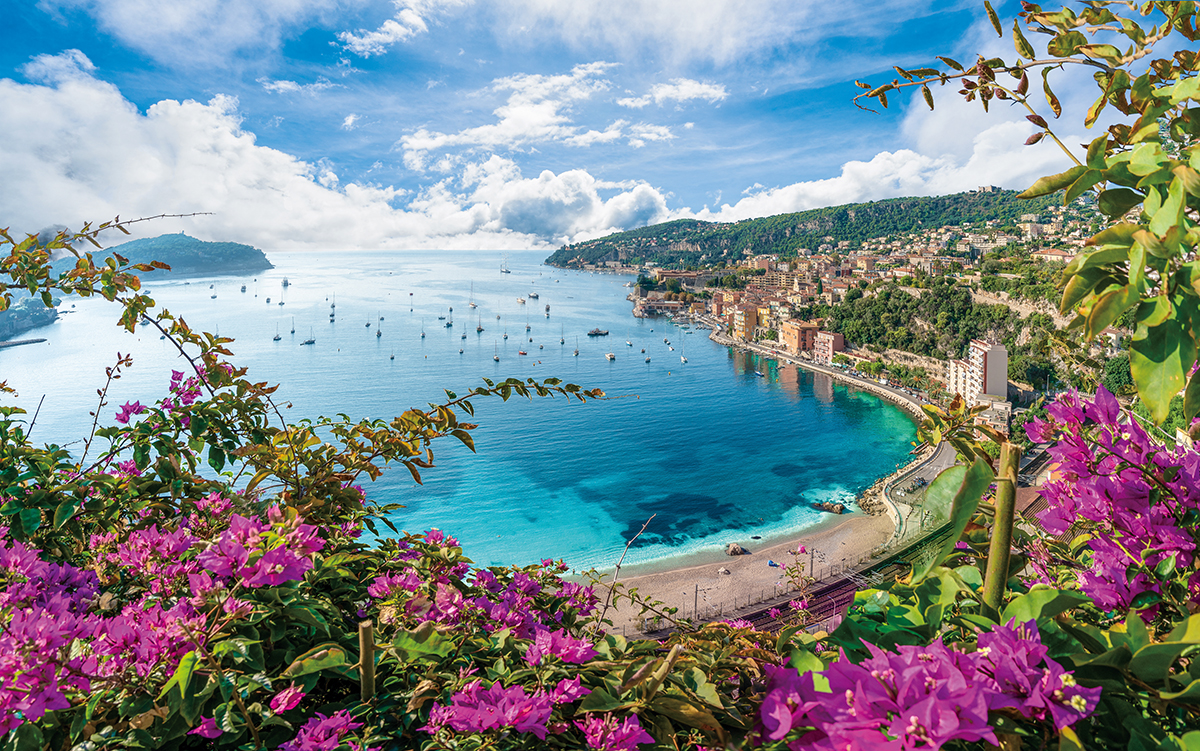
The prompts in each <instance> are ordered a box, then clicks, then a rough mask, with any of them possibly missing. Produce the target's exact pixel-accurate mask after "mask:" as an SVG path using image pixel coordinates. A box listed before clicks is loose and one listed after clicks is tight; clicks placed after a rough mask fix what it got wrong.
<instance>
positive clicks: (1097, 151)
mask: <svg viewBox="0 0 1200 751" xmlns="http://www.w3.org/2000/svg"><path fill="white" fill-rule="evenodd" d="M1107 147H1108V134H1107V133H1105V134H1104V135H1102V136H1100V137H1099V138H1096V139H1094V140H1093V141H1092V142H1091V143H1090V144H1088V150H1087V166H1088V167H1090V168H1091V169H1098V170H1102V169H1104V167H1105V166H1106V165H1105V161H1104V152H1105V150H1106V149H1107Z"/></svg>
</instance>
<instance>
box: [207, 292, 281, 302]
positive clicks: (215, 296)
mask: <svg viewBox="0 0 1200 751" xmlns="http://www.w3.org/2000/svg"><path fill="white" fill-rule="evenodd" d="M209 297H210V298H211V299H213V300H216V299H217V293H216V292H214V293H212V294H211V295H209ZM267 302H271V301H270V300H267Z"/></svg>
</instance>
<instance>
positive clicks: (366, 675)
mask: <svg viewBox="0 0 1200 751" xmlns="http://www.w3.org/2000/svg"><path fill="white" fill-rule="evenodd" d="M358 676H359V677H358V683H359V689H360V694H359V695H360V696H361V697H362V700H363V702H364V703H365V702H369V701H371V700H372V699H374V698H375V624H374V623H373V622H371V621H363V622H362V623H360V624H358Z"/></svg>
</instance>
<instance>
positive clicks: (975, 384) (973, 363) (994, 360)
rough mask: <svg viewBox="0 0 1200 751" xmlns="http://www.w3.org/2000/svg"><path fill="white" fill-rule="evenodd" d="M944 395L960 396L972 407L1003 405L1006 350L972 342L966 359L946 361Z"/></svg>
mask: <svg viewBox="0 0 1200 751" xmlns="http://www.w3.org/2000/svg"><path fill="white" fill-rule="evenodd" d="M946 391H948V392H950V393H951V394H961V395H962V397H963V399H965V400H966V401H967V403H968V404H972V405H973V404H978V403H980V402H983V401H986V402H995V401H1004V400H1005V399H1006V398H1007V396H1008V350H1007V349H1005V347H1004V345H1003V344H992V343H989V342H985V341H983V340H980V339H972V340H971V343H970V345H968V347H967V359H965V360H951V361H950V365H949V367H948V368H947V369H946ZM984 397H991V398H986V399H985V398H984Z"/></svg>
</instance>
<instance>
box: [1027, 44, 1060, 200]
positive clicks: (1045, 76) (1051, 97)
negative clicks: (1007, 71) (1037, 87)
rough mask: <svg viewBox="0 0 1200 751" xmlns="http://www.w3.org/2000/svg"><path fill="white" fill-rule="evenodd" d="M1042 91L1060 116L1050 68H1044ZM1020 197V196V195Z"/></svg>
mask: <svg viewBox="0 0 1200 751" xmlns="http://www.w3.org/2000/svg"><path fill="white" fill-rule="evenodd" d="M1042 91H1044V92H1045V93H1046V101H1047V102H1049V104H1050V109H1052V110H1054V116H1055V117H1058V116H1059V115H1061V114H1062V103H1061V102H1059V101H1058V97H1057V96H1055V95H1054V92H1053V91H1051V90H1050V69H1049V68H1042ZM1018 197H1019V196H1018Z"/></svg>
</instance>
